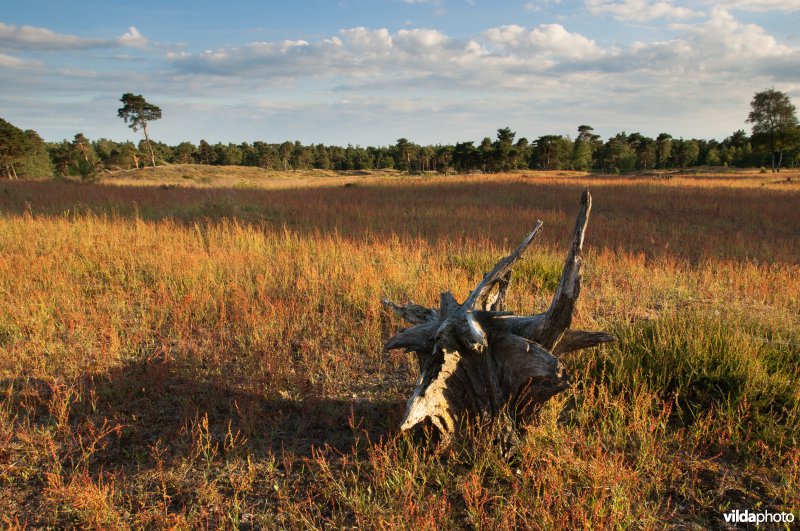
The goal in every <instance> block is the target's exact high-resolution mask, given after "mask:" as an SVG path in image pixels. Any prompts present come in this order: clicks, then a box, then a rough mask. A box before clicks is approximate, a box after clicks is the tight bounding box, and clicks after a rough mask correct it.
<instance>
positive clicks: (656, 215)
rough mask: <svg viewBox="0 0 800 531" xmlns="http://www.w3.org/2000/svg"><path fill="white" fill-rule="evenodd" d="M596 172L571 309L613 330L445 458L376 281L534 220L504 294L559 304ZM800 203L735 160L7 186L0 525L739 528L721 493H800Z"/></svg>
mask: <svg viewBox="0 0 800 531" xmlns="http://www.w3.org/2000/svg"><path fill="white" fill-rule="evenodd" d="M587 183H588V184H589V185H590V186H591V188H592V194H593V196H594V204H595V208H594V210H593V214H592V215H593V218H592V223H591V225H590V227H589V231H588V234H587V240H586V243H587V249H588V253H587V257H586V265H587V268H586V273H585V286H586V287H585V289H584V292H583V293H584V294H585V295H582V297H584V298H583V299H582V303H581V307H579V310H578V315H577V318H576V319H577V321H578V322H577V323H576V325H578V326H579V327H581V328H587V329H602V330H607V331H609V332H611V333H613V334H614V335H615V336H616V337H617V338H618V342H617V343H615V344H612V345H609V346H604V347H602V348H599V349H593V350H592V351H591V352H586V353H581V354H578V355H575V356H573V357H570V358H567V359H566V360H565V363H567V364H568V366H569V369H570V372H571V373H572V374H574V376H575V386H574V387H573V389H572V390H571V391H570V392H567V393H564V394H563V396H560V397H559V398H558V399H555V400H553V401H552V403H549V404H548V406H547V407H546V408H545V410H544V411H543V412H542V415H541V417H540V418H539V419H537V421H536V422H535V423H534V424H533V425H532V426H531V427H530V429H529V430H528V434H527V436H526V438H525V440H524V442H523V444H522V445H521V447H520V449H519V453H518V455H516V456H515V457H514V458H513V459H512V460H510V461H509V460H506V459H505V458H504V457H503V456H502V455H501V453H500V451H499V450H498V449H497V448H495V447H494V446H493V445H492V438H491V437H489V436H485V435H483V434H478V435H477V437H476V443H475V445H474V446H472V447H469V448H455V449H454V450H453V451H452V452H451V453H450V454H449V455H447V456H442V455H440V454H439V453H438V450H435V449H434V450H431V449H426V448H423V447H421V446H419V445H416V444H414V443H412V442H411V441H408V440H406V439H405V438H402V437H400V436H398V435H397V433H396V428H397V424H398V422H399V419H400V417H401V415H402V412H403V408H404V403H403V401H404V399H405V398H406V397H407V396H408V394H409V390H410V388H411V387H412V385H413V379H414V377H415V371H416V368H415V362H414V361H413V360H411V359H408V358H407V357H406V356H404V355H403V354H402V353H400V352H390V353H382V352H381V346H382V344H383V342H384V341H385V340H386V338H387V337H389V336H390V335H391V333H392V332H393V331H394V330H396V329H397V327H398V325H399V323H398V322H397V321H396V320H395V319H394V317H392V316H389V315H387V314H385V313H384V312H383V311H382V310H381V307H380V297H382V296H387V297H389V298H391V299H394V300H398V301H406V300H408V299H415V300H417V301H418V302H421V303H427V304H432V303H433V301H435V300H437V299H438V292H439V290H440V289H445V288H448V289H452V290H453V292H454V294H455V295H456V297H458V298H462V297H463V296H464V295H465V294H466V293H467V291H468V290H469V289H470V288H472V287H474V284H475V281H476V279H477V278H478V277H479V276H480V275H481V273H482V272H483V271H486V270H487V267H491V265H492V264H493V263H494V262H495V261H496V260H497V258H499V257H500V256H501V255H502V254H504V252H507V251H508V250H509V248H510V247H511V246H513V245H515V244H516V243H517V240H518V239H519V238H520V237H521V236H522V235H523V234H524V233H525V232H527V231H528V230H530V228H531V227H532V225H533V221H534V219H536V218H540V219H542V220H543V221H544V223H545V231H544V233H543V235H542V242H541V243H539V244H537V245H536V246H535V247H534V248H533V249H532V250H531V252H530V256H529V257H528V258H526V259H524V260H523V261H521V262H520V263H519V264H518V265H519V267H518V269H517V276H516V277H515V279H514V280H513V281H512V286H511V290H510V292H509V296H508V299H507V300H508V304H509V307H511V308H514V309H525V310H530V309H531V305H532V306H533V307H534V308H533V309H534V310H535V309H541V308H542V307H543V306H544V305H545V304H547V303H548V302H549V298H550V290H552V289H553V287H554V284H555V282H556V281H557V279H558V276H559V274H560V268H561V264H562V263H563V256H562V254H563V251H564V246H565V245H566V243H567V242H568V239H569V230H570V228H571V224H572V222H573V221H574V212H575V207H576V205H577V201H578V198H579V196H580V194H579V191H580V190H581V189H582V188H584V187H585V186H586V185H587ZM798 199H800V190H796V189H794V188H793V187H792V186H789V185H787V186H773V185H767V186H763V187H762V186H760V184H759V183H755V184H754V183H753V182H751V181H748V182H743V181H739V180H724V179H715V180H704V179H684V180H679V179H673V180H671V181H652V180H645V179H611V178H608V179H594V180H590V179H587V178H582V177H581V178H575V177H569V178H556V177H552V176H536V177H524V176H514V175H511V176H493V177H457V178H452V177H447V178H435V179H414V180H410V181H407V182H404V181H403V180H390V181H387V180H385V179H384V180H376V181H373V182H366V183H361V184H359V185H357V186H352V187H339V186H337V187H324V188H313V189H283V190H273V191H265V190H259V189H241V188H231V189H210V188H209V189H196V188H180V189H176V188H168V189H162V188H157V187H123V186H106V185H100V186H97V185H91V186H87V185H76V184H71V183H45V182H39V183H36V182H33V183H32V182H14V183H3V184H2V185H0V211H2V216H0V485H2V492H3V496H0V526H3V527H14V526H24V525H28V526H34V527H38V526H41V527H45V526H52V527H87V526H94V527H135V528H138V527H169V526H172V527H201V526H203V527H205V526H208V527H232V528H235V527H242V528H254V527H255V528H258V527H261V528H271V527H292V528H294V527H330V526H335V527H344V526H358V527H362V528H373V527H388V528H408V527H414V528H417V527H419V528H423V529H424V528H428V529H434V528H441V527H445V528H447V527H450V528H454V527H459V528H460V527H465V526H466V527H474V528H513V527H522V528H537V527H538V528H575V527H593V528H602V527H616V526H626V527H627V526H634V527H651V528H660V527H663V526H670V525H672V526H682V525H686V526H698V527H718V526H720V525H722V524H721V522H722V512H723V511H725V510H730V509H751V510H752V509H755V508H757V507H759V508H768V509H770V510H774V511H780V510H795V511H797V509H798V508H800V495H798V493H800V452H798V450H797V444H796V441H797V440H798V439H799V438H800V387H798V381H800V350H799V349H800V346H798V342H797V341H798V340H797V330H798V329H800V319H799V318H798V315H800V295H798V294H800V260H798V255H799V254H800V253H798V248H799V247H800V244H799V242H800V232H798V231H799V230H800V210H799V209H797V205H798ZM402 205H411V206H402ZM509 227H510V229H509ZM421 271H424V272H425V274H424V275H422V274H420V272H421ZM419 279H422V280H421V281H420V280H419ZM581 308H583V309H585V311H582V310H581ZM590 319H591V320H592V321H590ZM759 504H760V505H759ZM798 516H800V515H798Z"/></svg>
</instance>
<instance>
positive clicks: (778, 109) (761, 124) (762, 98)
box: [747, 88, 800, 172]
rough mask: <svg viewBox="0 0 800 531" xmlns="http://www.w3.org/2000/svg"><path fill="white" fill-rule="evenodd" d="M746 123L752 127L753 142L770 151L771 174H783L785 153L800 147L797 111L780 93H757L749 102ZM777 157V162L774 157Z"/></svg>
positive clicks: (768, 90)
mask: <svg viewBox="0 0 800 531" xmlns="http://www.w3.org/2000/svg"><path fill="white" fill-rule="evenodd" d="M750 108H751V110H750V114H749V115H748V116H747V123H750V124H753V142H754V144H756V145H762V146H765V147H768V148H769V152H770V156H771V159H772V171H773V172H776V171H777V172H779V171H781V162H782V160H783V152H784V151H785V150H786V149H788V148H791V147H792V146H793V145H794V144H796V143H798V137H800V135H798V123H797V109H796V108H795V106H794V105H793V104H792V102H791V100H790V99H789V96H787V95H786V94H784V93H783V92H781V91H779V90H775V89H774V88H772V89H767V90H764V91H762V92H757V93H756V94H755V96H753V101H751V102H750ZM776 153H777V155H778V158H777V160H775V155H776Z"/></svg>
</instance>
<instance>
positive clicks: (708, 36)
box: [0, 2, 800, 143]
mask: <svg viewBox="0 0 800 531" xmlns="http://www.w3.org/2000/svg"><path fill="white" fill-rule="evenodd" d="M618 3H619V2H618ZM539 4H541V2H539ZM647 5H648V6H651V7H652V6H656V5H657V3H653V2H648V3H647ZM670 5H672V4H670ZM673 7H674V6H673ZM709 11H710V12H709V14H708V16H706V17H703V18H702V19H701V20H699V21H696V20H691V19H689V20H688V21H685V20H684V21H682V23H680V24H677V23H674V24H671V25H669V26H662V30H666V31H661V32H659V37H658V39H653V38H648V37H647V34H645V37H644V38H643V39H642V40H641V41H639V42H634V43H631V44H627V45H620V44H617V45H615V46H610V45H605V44H603V42H602V41H595V40H594V39H592V38H590V37H589V36H587V35H584V34H582V33H579V32H576V31H574V29H575V28H573V27H569V26H568V25H566V24H565V25H566V27H565V25H561V24H542V25H539V26H535V27H524V26H521V25H508V26H500V27H494V28H488V29H486V30H485V31H483V32H479V33H476V34H474V35H472V36H467V37H464V38H461V37H456V36H454V35H452V34H447V33H445V32H443V31H441V30H438V29H433V28H428V29H424V28H417V29H411V28H406V29H400V30H396V31H389V30H388V29H386V28H365V27H356V28H350V29H344V30H341V31H339V32H334V33H332V34H330V35H328V36H323V37H320V38H307V39H294V40H292V39H287V40H273V41H262V42H250V43H248V44H243V45H238V46H220V47H214V48H210V49H207V50H203V49H197V50H192V49H189V48H186V49H179V48H177V47H172V48H171V49H170V50H169V51H168V50H167V49H166V48H165V49H164V56H163V59H164V61H166V66H165V64H164V63H163V62H160V63H158V62H153V55H152V54H138V53H137V54H132V55H133V56H134V57H136V58H138V59H141V60H142V61H141V62H140V63H139V64H137V65H136V68H135V69H131V68H122V67H120V71H118V72H108V71H105V70H103V71H98V72H97V77H96V78H94V79H92V82H91V83H90V84H89V85H87V82H86V79H87V78H89V77H91V76H93V75H94V73H93V72H92V71H88V70H82V69H83V68H85V67H86V66H87V64H86V63H80V62H79V61H76V62H75V64H72V65H70V64H65V63H64V62H62V61H61V60H60V57H59V58H58V59H59V62H58V65H57V66H53V67H52V68H48V67H47V66H45V65H42V64H41V63H39V64H38V66H37V68H27V69H25V71H24V72H25V75H24V76H22V75H16V73H15V75H10V74H7V75H6V76H4V78H3V83H4V90H3V91H2V92H3V93H0V106H2V105H5V107H6V108H11V107H12V103H10V102H11V100H10V97H11V96H9V94H11V95H13V94H25V95H26V97H29V98H30V99H31V101H34V100H35V99H36V98H35V96H36V95H38V94H42V95H45V96H46V97H44V98H41V99H48V98H51V99H52V97H51V96H50V94H51V92H50V91H52V90H53V88H52V87H57V90H58V91H60V92H59V94H69V97H70V98H77V97H79V95H81V94H86V93H87V87H88V86H91V90H92V91H93V93H101V92H102V94H103V98H104V101H108V102H111V103H110V104H109V109H107V110H106V111H104V112H105V113H106V115H108V116H111V117H113V116H114V111H115V107H114V105H115V103H114V102H115V101H116V99H117V98H118V97H119V95H118V93H119V91H120V89H119V87H120V86H123V87H130V86H133V87H136V90H137V91H139V92H142V93H145V94H148V99H150V98H151V97H152V98H153V100H154V101H157V102H159V104H162V102H164V103H163V104H164V105H165V106H166V105H170V106H171V107H175V108H177V107H178V106H180V105H182V103H181V102H184V101H186V102H187V103H186V105H190V104H191V105H194V106H197V105H206V104H207V105H209V107H208V109H209V110H208V123H209V124H211V125H210V126H209V128H207V129H203V127H205V123H202V124H201V123H195V122H192V120H194V119H195V118H192V116H193V115H192V113H191V112H188V111H187V112H186V113H185V114H184V115H181V116H180V118H181V119H177V116H178V114H179V113H178V111H177V110H175V111H172V112H173V113H175V116H176V122H175V125H174V126H173V127H174V131H175V133H174V134H175V136H176V137H177V138H181V132H183V137H184V138H185V135H186V134H187V133H186V131H191V132H194V131H198V132H197V133H196V134H204V133H202V132H201V131H205V132H206V133H207V131H209V130H213V131H217V129H215V128H214V127H213V126H214V125H215V124H216V123H217V122H218V123H219V124H220V127H221V128H220V129H219V131H221V132H219V133H215V134H220V135H223V136H222V137H220V139H222V140H224V141H228V140H231V141H235V140H237V139H244V138H247V136H249V137H250V138H251V139H252V138H263V134H262V133H259V131H263V130H264V128H263V124H264V123H265V121H266V123H269V124H270V127H269V128H268V129H269V131H276V132H275V133H269V134H275V135H279V137H280V138H279V137H276V138H274V140H279V139H280V140H283V139H285V138H287V137H293V136H294V137H296V138H299V139H302V140H308V139H309V135H317V134H320V135H322V134H323V133H322V131H328V133H325V134H326V135H327V136H319V137H316V139H317V140H319V141H331V140H334V141H337V142H341V141H342V140H341V139H344V143H347V142H359V141H360V142H368V143H377V142H385V141H387V138H388V140H389V141H391V140H392V136H393V135H397V136H394V138H398V137H399V136H407V137H409V138H414V140H415V141H421V142H425V141H432V142H446V141H453V140H464V139H471V138H480V135H484V134H492V127H495V128H496V127H500V126H503V125H506V124H507V125H509V126H511V127H512V128H514V129H517V130H519V131H520V135H522V134H525V135H526V136H529V137H530V136H532V135H534V134H536V133H537V132H538V133H539V134H544V133H549V132H560V133H567V132H570V131H571V129H572V124H577V123H591V124H593V125H598V126H603V127H607V128H611V130H612V131H613V128H618V129H617V131H618V130H622V129H625V130H628V131H631V130H635V129H637V128H638V129H641V130H642V132H644V133H645V134H653V133H656V134H657V132H659V131H652V130H650V129H649V128H657V129H660V130H662V131H667V132H670V133H674V134H677V135H681V134H683V135H697V136H700V135H713V134H714V133H713V132H709V131H713V130H715V129H716V128H721V129H722V131H725V130H728V129H729V130H730V131H733V130H735V128H739V127H744V124H743V120H744V117H746V111H747V109H746V107H747V102H748V101H749V99H750V98H751V97H752V93H753V92H754V91H755V90H760V89H761V88H763V86H769V85H771V84H775V86H776V87H777V88H779V89H781V90H789V89H791V90H794V91H795V93H797V94H798V95H800V83H798V82H797V81H796V80H794V79H793V74H794V72H797V68H800V48H798V47H796V46H795V47H792V45H791V44H787V43H784V42H780V41H778V40H777V39H776V38H775V37H773V36H772V35H771V34H770V33H769V32H768V31H767V30H765V29H764V28H763V27H761V26H759V25H756V24H752V23H747V22H744V21H742V20H739V19H737V17H735V16H734V15H733V14H731V12H730V11H728V10H726V9H722V8H719V7H717V8H715V9H709ZM744 20H746V19H744ZM606 23H608V24H614V23H613V21H606ZM9 28H11V30H14V29H15V28H14V27H11V26H0V51H2V52H6V54H2V53H0V67H6V68H17V67H20V66H24V65H22V64H21V62H26V63H29V59H31V58H32V57H36V55H35V54H36V52H37V50H50V49H56V48H55V47H56V44H58V42H57V41H58V39H57V38H54V37H52V35H50V38H49V41H48V40H47V39H44V37H42V38H40V39H39V41H37V42H38V44H36V45H35V46H37V47H36V48H34V47H32V46H34V45H32V44H30V42H31V41H30V39H29V40H28V41H26V42H28V44H27V45H26V46H27V48H24V47H23V45H22V44H17V45H16V47H17V48H20V49H24V50H25V53H19V54H17V53H15V52H14V51H13V48H12V47H11V46H10V45H6V47H5V48H4V47H3V42H6V43H7V42H8V40H9V39H11V37H8V33H9V31H11V30H9ZM16 29H19V28H16ZM3 30H5V31H6V34H5V35H6V37H5V41H3V40H2V39H3V37H2V35H3ZM670 32H671V33H670ZM11 33H13V35H14V39H16V40H15V41H14V42H17V43H19V42H21V37H20V36H19V32H16V33H15V32H14V31H11ZM51 33H52V32H51ZM40 35H44V36H47V35H48V34H40ZM665 35H671V38H670V37H665ZM56 36H57V37H58V35H57V34H56ZM62 37H63V36H62ZM67 37H69V36H67ZM123 37H124V38H123ZM123 37H120V38H119V39H113V40H111V41H105V42H106V43H105V44H104V46H115V47H117V51H120V50H125V49H124V48H120V47H121V46H123V44H125V45H126V46H132V45H136V46H145V45H146V39H144V37H143V36H142V35H141V33H140V32H139V31H138V30H136V29H135V28H131V29H130V30H129V32H128V33H126V36H123ZM74 38H76V39H80V37H74ZM12 40H13V39H12ZM44 42H49V44H48V45H47V46H45V44H43V43H44ZM81 42H82V41H81ZM61 45H62V46H64V44H63V43H61ZM93 45H95V44H93ZM70 46H72V47H73V49H74V48H75V47H76V46H77V45H76V44H75V43H74V42H71V43H70ZM82 46H83V47H86V43H85V42H83V43H82ZM6 48H8V49H6ZM9 50H10V51H9ZM115 53H116V52H115ZM7 54H11V55H7ZM16 55H19V56H20V57H21V59H20V58H19V57H15V56H16ZM72 55H75V54H70V57H71V56H72ZM155 71H158V72H159V75H158V76H153V75H152V73H153V72H155ZM220 102H224V103H220ZM254 102H261V103H258V105H257V107H258V110H257V111H254V110H253V109H254ZM263 102H274V105H270V104H264V103H263ZM20 105H22V104H20ZM25 105H26V107H25V108H24V109H22V108H20V109H18V110H16V111H15V112H17V115H15V116H23V113H24V112H30V113H32V115H35V116H39V118H38V119H39V120H40V121H39V122H37V123H42V124H46V123H47V119H48V118H47V116H46V114H44V113H43V111H39V110H37V109H36V107H35V105H33V104H27V103H26V104H25ZM87 105H88V104H87ZM731 109H732V110H731ZM36 113H38V114H36ZM737 113H738V114H737ZM165 114H166V109H165ZM171 116H173V115H172V114H170V117H171ZM712 118H713V119H712ZM259 120H261V121H259ZM110 121H111V122H113V120H110ZM234 121H235V122H236V123H235V125H234ZM73 123H74V120H72V121H71V122H69V123H67V124H66V125H64V127H65V128H69V127H74V126H73V125H72V124H73ZM432 123H435V125H431V124H432ZM224 124H228V125H227V127H228V128H227V129H223V128H222V127H223V126H224ZM343 124H344V125H343ZM486 124H490V126H489V130H488V131H487V130H485V128H486V127H487V126H486ZM515 124H517V125H515ZM565 124H566V125H568V126H569V127H567V128H566V130H565V128H564V125H565ZM681 124H684V126H683V127H684V129H681V128H680V127H681ZM685 124H690V125H692V128H691V129H689V128H688V126H686V125H685ZM160 125H161V126H162V127H164V128H166V127H167V120H166V119H165V120H164V121H163V122H162V123H160ZM734 125H735V127H734ZM247 127H249V128H250V129H243V128H247ZM337 127H338V128H340V129H341V128H344V129H342V132H340V133H337V132H336V131H338V129H337ZM259 128H260V129H259ZM448 128H450V129H448ZM481 128H483V129H481ZM531 128H533V131H531ZM448 130H449V131H450V133H448ZM614 132H616V131H614ZM102 134H103V135H104V136H114V137H116V136H118V134H119V133H115V132H114V130H113V129H112V130H111V131H110V132H105V133H102ZM337 134H338V135H339V136H338V137H337V136H335V135H337ZM224 135H228V136H229V138H226V137H225V136H224ZM231 135H246V136H244V137H242V136H231ZM415 135H418V136H415ZM425 135H428V136H425ZM448 135H450V136H448ZM453 135H455V138H454V137H453ZM181 139H182V138H181ZM365 139H366V140H365ZM195 140H196V139H195Z"/></svg>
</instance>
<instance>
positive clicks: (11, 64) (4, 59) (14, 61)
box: [0, 53, 28, 68]
mask: <svg viewBox="0 0 800 531" xmlns="http://www.w3.org/2000/svg"><path fill="white" fill-rule="evenodd" d="M27 64H28V63H27V62H26V61H23V60H22V59H20V58H19V57H14V56H11V55H7V54H4V53H0V67H3V68H19V67H21V66H26V65H27Z"/></svg>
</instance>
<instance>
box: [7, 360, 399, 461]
mask: <svg viewBox="0 0 800 531" xmlns="http://www.w3.org/2000/svg"><path fill="white" fill-rule="evenodd" d="M190 372H191V368H189V367H185V366H180V365H179V364H178V363H176V362H164V361H163V360H160V359H159V360H152V359H151V360H148V361H136V362H132V363H128V364H126V365H123V366H121V367H118V368H114V369H112V370H111V371H109V372H107V373H101V374H90V375H85V376H84V377H82V378H81V379H80V380H79V381H77V382H75V383H73V384H64V383H61V382H59V381H58V380H43V379H30V378H17V379H7V380H3V381H0V393H2V396H3V398H4V399H6V400H8V402H7V404H8V405H9V406H10V410H11V413H12V415H15V416H16V424H17V425H18V426H19V427H20V428H21V427H23V426H27V427H35V428H38V429H44V430H52V431H53V433H55V437H56V441H57V442H58V443H60V444H59V446H60V447H61V451H62V453H64V456H63V458H62V460H63V461H64V462H65V463H66V464H67V465H69V463H70V462H72V463H74V462H75V461H76V460H80V455H68V454H71V453H72V454H75V453H78V454H79V453H80V452H83V451H86V449H87V448H89V447H90V446H92V453H91V456H90V463H91V468H90V469H91V470H94V471H98V470H105V471H111V470H124V471H132V470H141V469H147V468H151V467H154V466H156V464H157V461H160V462H161V463H172V462H174V461H175V460H180V459H187V458H191V456H192V455H193V454H196V452H197V449H198V448H199V447H201V446H205V447H207V448H213V449H214V451H215V452H216V453H224V452H225V451H226V450H228V449H233V447H235V449H236V450H237V451H240V450H242V449H244V450H246V451H247V453H248V454H249V455H252V456H254V457H256V458H260V457H266V456H270V455H273V456H280V455H282V454H292V455H294V456H310V455H311V453H312V449H313V448H319V447H323V446H327V447H329V448H331V449H334V450H337V451H339V452H342V453H351V452H352V451H353V450H354V448H356V447H358V449H357V450H356V451H359V449H360V448H361V447H362V446H363V445H362V446H358V442H359V441H362V442H365V438H366V437H367V436H368V437H369V439H370V440H373V441H374V440H377V439H378V438H380V437H382V436H384V435H386V434H388V433H389V432H390V431H391V430H393V429H395V428H396V427H397V426H398V425H399V420H400V417H401V415H402V413H403V410H404V407H405V404H404V403H402V401H397V400H361V399H353V400H347V399H333V398H327V397H314V396H310V397H305V398H298V399H292V398H281V397H266V396H263V395H260V394H258V393H254V392H251V391H247V390H243V389H240V388H238V386H236V385H232V384H230V383H227V382H224V381H222V379H221V378H218V379H217V380H215V381H204V380H201V379H196V378H193V377H191V376H187V374H189V373H190ZM104 431H106V432H108V433H107V435H105V436H103V437H102V438H100V439H99V442H98V443H97V444H94V445H92V442H91V441H92V439H93V437H97V436H98V435H99V434H101V433H103V432H104ZM367 434H368V435H367ZM156 455H158V459H157V460H156V459H155V456H156Z"/></svg>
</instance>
